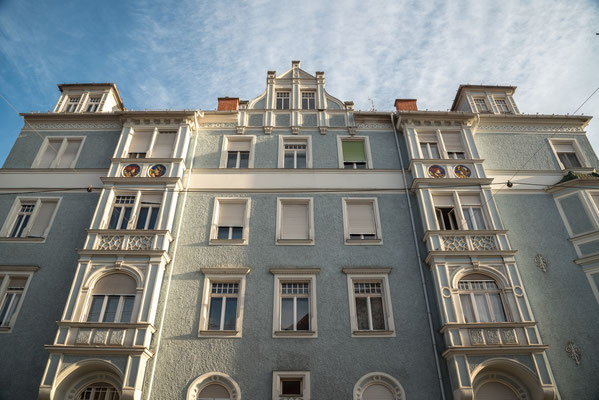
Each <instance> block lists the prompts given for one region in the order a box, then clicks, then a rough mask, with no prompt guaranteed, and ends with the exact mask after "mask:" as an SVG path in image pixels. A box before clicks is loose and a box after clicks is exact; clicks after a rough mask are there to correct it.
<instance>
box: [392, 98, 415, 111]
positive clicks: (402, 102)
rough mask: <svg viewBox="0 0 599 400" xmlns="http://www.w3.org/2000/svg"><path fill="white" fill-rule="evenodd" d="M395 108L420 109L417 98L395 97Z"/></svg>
mask: <svg viewBox="0 0 599 400" xmlns="http://www.w3.org/2000/svg"><path fill="white" fill-rule="evenodd" d="M395 109H396V110H397V111H418V106H417V105H416V99H395Z"/></svg>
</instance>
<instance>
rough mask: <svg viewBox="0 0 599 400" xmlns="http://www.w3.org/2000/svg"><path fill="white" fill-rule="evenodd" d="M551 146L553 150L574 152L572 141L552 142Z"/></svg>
mask: <svg viewBox="0 0 599 400" xmlns="http://www.w3.org/2000/svg"><path fill="white" fill-rule="evenodd" d="M553 147H554V148H555V151H556V152H558V153H576V150H574V146H573V145H572V143H554V144H553Z"/></svg>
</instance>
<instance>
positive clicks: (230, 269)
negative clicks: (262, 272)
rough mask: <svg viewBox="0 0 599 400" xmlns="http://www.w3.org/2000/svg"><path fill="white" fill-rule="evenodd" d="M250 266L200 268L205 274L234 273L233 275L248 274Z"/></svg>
mask: <svg viewBox="0 0 599 400" xmlns="http://www.w3.org/2000/svg"><path fill="white" fill-rule="evenodd" d="M250 270H251V269H250V268H248V267H204V268H200V271H202V273H203V274H212V275H219V274H233V275H247V274H249V273H250Z"/></svg>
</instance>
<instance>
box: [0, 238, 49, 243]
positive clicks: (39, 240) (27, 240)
mask: <svg viewBox="0 0 599 400" xmlns="http://www.w3.org/2000/svg"><path fill="white" fill-rule="evenodd" d="M45 241H46V238H44V237H20V238H12V237H1V238H0V242H20V243H43V242H45Z"/></svg>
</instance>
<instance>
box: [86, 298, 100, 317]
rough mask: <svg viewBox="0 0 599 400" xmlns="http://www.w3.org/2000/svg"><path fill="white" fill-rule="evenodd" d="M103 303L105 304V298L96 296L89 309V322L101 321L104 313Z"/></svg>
mask: <svg viewBox="0 0 599 400" xmlns="http://www.w3.org/2000/svg"><path fill="white" fill-rule="evenodd" d="M103 303H104V296H94V297H93V298H92V305H91V307H90V308H89V314H88V315H87V322H98V321H100V312H102V304H103Z"/></svg>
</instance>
